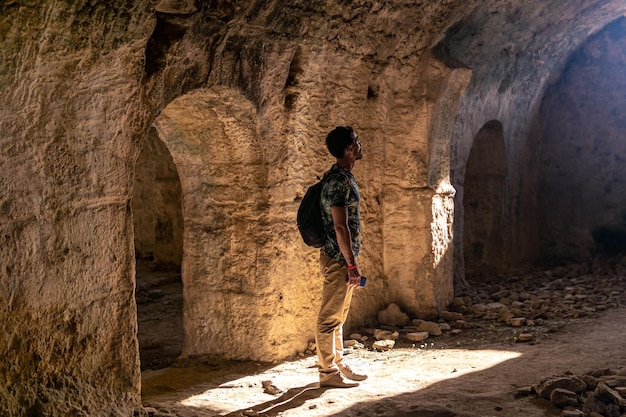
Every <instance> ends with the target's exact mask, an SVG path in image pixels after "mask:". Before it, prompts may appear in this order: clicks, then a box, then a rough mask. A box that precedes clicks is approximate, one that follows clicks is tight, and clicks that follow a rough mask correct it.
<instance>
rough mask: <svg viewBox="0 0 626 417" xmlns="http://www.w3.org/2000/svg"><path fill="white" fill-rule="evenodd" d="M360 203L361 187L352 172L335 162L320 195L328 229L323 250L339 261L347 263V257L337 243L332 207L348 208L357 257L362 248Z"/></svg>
mask: <svg viewBox="0 0 626 417" xmlns="http://www.w3.org/2000/svg"><path fill="white" fill-rule="evenodd" d="M360 203H361V197H360V195H359V187H358V185H357V183H356V180H355V179H354V176H353V175H352V173H350V172H348V171H346V170H345V169H343V168H341V167H339V166H338V165H337V164H333V166H332V168H331V169H330V171H328V172H327V173H326V174H325V175H324V185H323V186H322V192H321V195H320V204H321V206H322V221H323V222H324V228H325V229H326V243H325V244H324V246H322V252H323V253H324V254H326V255H327V256H329V257H331V258H333V259H334V260H336V261H338V262H344V263H345V259H344V258H343V255H342V253H341V250H340V249H339V244H338V243H337V234H336V233H335V228H334V226H333V216H332V212H331V208H332V207H347V208H348V229H349V230H350V236H351V238H352V252H353V253H354V256H355V258H356V257H357V256H358V255H359V251H360V249H361V213H360V211H359V205H360Z"/></svg>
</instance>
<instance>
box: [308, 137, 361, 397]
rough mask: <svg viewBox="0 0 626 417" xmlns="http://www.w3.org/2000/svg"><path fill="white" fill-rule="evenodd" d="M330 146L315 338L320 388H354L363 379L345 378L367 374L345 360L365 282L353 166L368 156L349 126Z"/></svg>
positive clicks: (329, 140) (322, 199) (323, 199)
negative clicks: (348, 325)
mask: <svg viewBox="0 0 626 417" xmlns="http://www.w3.org/2000/svg"><path fill="white" fill-rule="evenodd" d="M326 146H327V147H328V150H329V151H330V153H331V154H332V155H333V156H334V157H335V158H337V162H336V163H335V164H333V166H332V168H331V169H330V171H328V173H327V174H326V176H325V178H324V183H323V186H322V191H321V196H320V204H321V206H322V220H323V222H324V228H325V230H326V242H325V243H324V246H322V248H321V250H320V267H321V270H322V274H323V275H324V288H323V292H322V305H321V308H320V312H319V316H318V318H317V331H316V334H315V340H316V343H317V356H318V359H319V366H320V368H319V372H320V374H319V375H320V387H335V388H349V387H354V386H357V385H359V384H358V383H356V382H349V381H346V379H345V378H347V379H350V380H352V381H363V380H364V379H366V378H367V375H362V374H358V373H356V372H354V371H352V370H351V369H350V368H349V367H348V366H347V365H346V364H344V363H343V324H344V323H345V321H346V318H347V316H348V310H349V308H350V301H351V300H352V292H353V291H354V289H355V288H357V287H358V286H359V284H360V281H361V271H360V270H359V266H358V264H357V257H358V256H359V250H360V248H361V215H360V212H359V205H360V202H361V198H360V196H359V188H358V186H357V183H356V180H355V179H354V176H353V175H352V168H354V164H355V162H356V161H358V160H359V159H361V158H362V157H363V150H362V147H361V141H359V139H358V137H357V134H356V132H355V131H354V130H353V129H352V128H351V127H349V126H347V127H343V126H340V127H336V128H335V129H333V130H332V131H331V132H330V133H329V134H328V136H326ZM346 277H347V280H346Z"/></svg>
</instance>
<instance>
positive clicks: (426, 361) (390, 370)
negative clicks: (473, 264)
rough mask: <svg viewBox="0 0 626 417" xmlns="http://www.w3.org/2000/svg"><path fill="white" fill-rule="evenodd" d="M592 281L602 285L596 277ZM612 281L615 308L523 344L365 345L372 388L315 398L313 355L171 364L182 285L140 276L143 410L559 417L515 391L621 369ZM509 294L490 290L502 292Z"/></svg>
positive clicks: (496, 328)
mask: <svg viewBox="0 0 626 417" xmlns="http://www.w3.org/2000/svg"><path fill="white" fill-rule="evenodd" d="M140 274H142V275H143V276H142V278H141V279H140V277H139V276H140ZM589 279H596V280H598V281H597V282H598V283H601V282H603V276H602V275H589ZM612 282H617V283H619V286H620V288H616V289H614V293H615V292H618V293H620V294H621V295H620V299H621V302H620V303H619V305H617V306H614V307H611V308H607V309H605V310H603V311H595V312H590V313H589V314H586V315H585V316H583V317H558V318H557V319H555V320H554V321H552V322H551V321H549V320H546V323H545V324H546V326H547V325H548V324H550V323H552V325H551V330H550V331H547V330H546V329H547V327H545V328H544V329H541V328H537V329H534V330H535V331H534V333H535V334H536V337H535V339H534V340H533V341H531V342H530V343H520V342H516V339H515V337H514V336H515V335H516V334H518V333H519V331H520V329H514V328H511V327H510V326H504V325H494V323H493V322H489V323H488V322H484V323H480V322H478V321H476V322H474V326H473V327H472V328H466V329H463V330H462V331H461V332H460V333H459V334H452V332H444V334H443V335H441V336H438V337H431V338H429V339H427V340H426V341H425V342H422V343H418V344H415V343H411V342H409V341H406V340H398V341H397V343H396V345H395V347H394V348H393V349H391V350H389V351H385V352H379V351H375V350H372V349H370V348H368V343H367V342H366V343H365V345H366V346H365V348H362V349H354V350H350V351H349V352H348V354H347V356H346V360H347V361H348V363H349V364H350V365H351V366H352V367H354V368H357V369H358V370H362V371H365V372H367V373H368V375H369V378H368V379H367V380H366V381H363V382H362V383H361V384H360V386H358V387H355V388H350V389H320V388H317V387H316V386H315V384H316V382H317V370H316V367H315V357H313V356H312V355H305V356H303V357H300V358H295V359H292V360H287V361H284V362H281V363H272V364H271V363H258V362H236V361H219V360H215V359H211V358H194V359H193V360H190V359H186V360H176V357H177V356H178V354H179V353H180V343H181V340H182V333H181V332H182V325H181V323H180V320H181V319H180V314H181V313H180V310H181V309H182V296H181V288H180V275H177V273H176V272H171V271H169V272H168V271H154V270H152V271H151V270H150V269H149V268H145V267H144V268H140V267H138V285H137V297H138V311H139V341H140V349H141V360H142V403H143V406H144V407H145V409H146V410H148V411H149V412H150V413H151V415H153V416H155V417H161V416H177V417H191V416H197V417H205V416H218V415H228V416H257V415H258V416H311V417H313V416H316V417H319V416H372V415H376V416H383V417H387V416H388V417H400V416H407V417H470V416H471V417H479V416H480V417H488V416H507V417H518V416H519V417H522V416H524V417H533V416H536V417H540V416H541V417H548V416H559V415H560V413H561V410H560V409H558V408H556V407H554V406H553V405H552V404H550V402H549V401H547V400H543V399H540V398H538V397H537V396H536V395H534V394H531V395H521V396H520V395H518V393H519V392H520V390H522V389H523V388H525V387H529V386H532V385H534V384H538V383H539V382H540V380H541V379H543V378H545V377H549V376H556V375H564V374H566V373H573V374H575V375H578V374H584V373H587V372H590V371H594V370H598V369H611V370H616V371H617V370H620V369H623V367H624V365H625V364H626V349H624V345H625V342H626V298H625V297H626V291H624V288H625V287H626V277H624V278H618V279H617V280H616V279H615V274H613V275H612ZM506 285H507V283H506V282H503V281H502V280H500V281H499V282H498V286H499V288H502V286H505V287H506ZM177 309H178V310H177ZM555 323H556V324H558V325H556V326H555ZM544 330H545V331H544ZM250 343H255V341H254V340H251V341H250ZM370 346H371V343H370ZM272 390H275V392H272ZM270 392H272V393H270Z"/></svg>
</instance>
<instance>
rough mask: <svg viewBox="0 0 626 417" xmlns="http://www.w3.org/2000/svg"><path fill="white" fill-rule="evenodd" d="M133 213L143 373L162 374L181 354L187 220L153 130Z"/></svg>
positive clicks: (139, 169)
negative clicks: (184, 243)
mask: <svg viewBox="0 0 626 417" xmlns="http://www.w3.org/2000/svg"><path fill="white" fill-rule="evenodd" d="M132 212H133V228H134V237H135V239H134V241H135V258H136V262H137V266H136V285H137V287H136V291H135V294H136V300H137V321H138V339H139V354H140V360H141V369H142V370H145V369H158V368H163V367H166V366H169V365H171V364H172V363H173V362H174V361H175V360H176V358H177V357H178V356H179V355H180V353H181V350H182V343H183V330H182V329H183V326H182V324H183V319H182V315H183V296H182V281H181V263H182V255H183V216H182V191H181V185H180V179H179V177H178V173H177V170H176V166H175V165H174V162H173V160H172V156H171V155H170V153H169V151H168V149H167V147H166V146H165V145H164V144H163V142H162V141H161V140H160V139H159V137H158V134H157V132H156V129H154V128H151V129H150V130H149V132H148V134H147V135H146V138H145V141H144V145H143V147H142V151H141V153H140V155H139V158H138V160H137V162H136V164H135V182H134V184H133V200H132Z"/></svg>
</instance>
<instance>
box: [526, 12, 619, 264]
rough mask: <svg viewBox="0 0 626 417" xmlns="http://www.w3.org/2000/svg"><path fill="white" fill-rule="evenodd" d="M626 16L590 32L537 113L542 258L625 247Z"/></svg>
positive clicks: (558, 259)
mask: <svg viewBox="0 0 626 417" xmlns="http://www.w3.org/2000/svg"><path fill="white" fill-rule="evenodd" d="M625 30H626V18H624V17H621V18H619V19H617V20H615V21H613V22H611V23H610V24H608V25H606V26H605V27H604V28H603V29H602V30H601V31H599V32H598V33H596V34H595V35H593V36H591V37H589V38H588V39H587V40H586V41H585V42H584V43H583V44H581V46H580V47H579V48H578V49H577V50H576V51H574V52H573V53H572V55H571V56H570V57H569V59H568V60H567V62H566V64H565V65H564V69H563V71H562V72H560V73H559V74H558V78H557V77H554V78H555V80H554V82H553V83H552V84H551V85H549V86H548V87H547V89H546V92H545V94H544V96H543V98H542V103H541V112H540V114H539V115H538V121H537V124H538V126H539V127H538V131H539V134H538V144H539V147H538V148H539V150H540V152H539V153H538V155H537V160H538V187H537V214H538V215H537V217H538V222H537V223H538V226H537V229H538V230H539V232H540V233H539V237H540V238H539V243H538V246H539V248H540V257H539V260H538V261H539V262H540V263H541V264H546V265H555V264H557V265H558V264H568V263H572V262H577V263H578V262H588V263H591V262H592V261H593V260H594V258H595V257H597V256H599V257H602V258H604V257H618V256H623V255H624V254H626V205H624V201H623V200H624V199H623V196H624V193H625V192H626V169H625V168H624V160H626V142H625V141H624V137H625V136H626V117H624V111H623V109H624V106H625V105H626V100H625V99H624V95H623V91H624V88H626V75H625V74H624V71H623V68H624V65H625V64H626V54H624V52H623V51H624V45H626V35H625Z"/></svg>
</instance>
